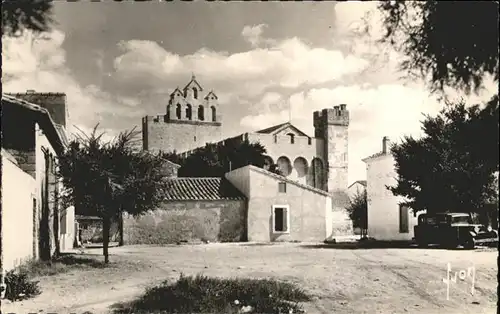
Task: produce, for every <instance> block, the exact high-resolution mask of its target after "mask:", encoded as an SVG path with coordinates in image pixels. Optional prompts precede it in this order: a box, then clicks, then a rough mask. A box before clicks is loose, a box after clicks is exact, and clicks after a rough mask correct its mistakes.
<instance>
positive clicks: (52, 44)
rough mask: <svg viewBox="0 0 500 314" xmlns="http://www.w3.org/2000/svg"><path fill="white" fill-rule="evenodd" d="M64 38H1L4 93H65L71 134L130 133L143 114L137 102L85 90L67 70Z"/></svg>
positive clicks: (54, 35)
mask: <svg viewBox="0 0 500 314" xmlns="http://www.w3.org/2000/svg"><path fill="white" fill-rule="evenodd" d="M64 39H65V34H64V33H63V32H61V31H58V30H54V31H53V32H51V33H48V34H44V35H43V37H40V36H33V35H32V34H30V33H26V34H25V35H24V36H23V37H21V38H2V40H3V46H2V64H3V76H4V77H3V80H2V81H3V82H2V83H3V86H2V87H3V91H4V92H24V91H26V90H27V89H34V90H36V91H37V92H63V93H66V95H67V105H68V111H69V124H68V125H67V129H68V132H69V133H70V134H73V133H75V132H78V131H77V130H76V129H75V128H74V127H73V125H74V124H75V125H77V126H78V128H80V129H82V130H86V131H89V130H91V129H92V128H93V127H94V126H95V124H96V123H98V122H100V123H101V124H102V122H105V123H104V124H105V125H108V126H109V125H112V126H114V127H113V128H110V129H108V130H107V133H108V134H109V137H108V139H109V138H111V137H112V136H114V135H116V133H117V132H119V131H121V130H122V129H121V128H124V129H129V128H131V127H132V126H133V125H131V123H133V121H140V120H139V119H140V117H141V116H142V115H144V112H143V111H142V109H141V108H140V107H138V106H137V105H138V104H139V100H138V99H134V98H130V97H120V96H116V95H111V94H109V93H106V92H104V91H102V90H101V89H100V88H99V87H98V86H96V85H88V86H82V85H80V84H79V83H78V82H77V80H76V79H75V78H74V77H73V75H72V74H71V73H70V71H69V70H68V69H67V67H66V53H65V51H64V49H63V48H62V44H63V42H64Z"/></svg>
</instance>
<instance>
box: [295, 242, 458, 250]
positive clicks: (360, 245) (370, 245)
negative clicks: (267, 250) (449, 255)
mask: <svg viewBox="0 0 500 314" xmlns="http://www.w3.org/2000/svg"><path fill="white" fill-rule="evenodd" d="M300 247H302V248H306V249H337V250H373V249H422V250H429V249H431V250H448V251H449V250H468V249H464V248H461V247H457V248H444V247H440V246H434V245H432V246H428V247H425V248H424V247H419V246H418V245H416V244H413V243H411V242H401V241H394V242H389V241H387V242H382V241H374V242H371V241H370V242H341V243H322V244H304V245H301V246H300Z"/></svg>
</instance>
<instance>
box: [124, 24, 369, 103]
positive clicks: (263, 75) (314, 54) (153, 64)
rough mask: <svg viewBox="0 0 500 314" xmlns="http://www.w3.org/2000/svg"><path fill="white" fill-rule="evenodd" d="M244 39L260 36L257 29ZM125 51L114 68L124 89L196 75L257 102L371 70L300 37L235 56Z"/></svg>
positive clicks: (127, 45) (139, 46)
mask: <svg viewBox="0 0 500 314" xmlns="http://www.w3.org/2000/svg"><path fill="white" fill-rule="evenodd" d="M262 27H263V26H259V27H257V30H259V29H261V28H262ZM244 33H245V34H247V36H250V35H249V34H254V35H255V36H257V37H259V36H260V33H259V31H255V28H252V29H251V30H250V29H247V30H246V31H244ZM255 36H254V38H255ZM120 49H121V51H122V54H121V55H120V56H118V57H117V58H116V60H115V62H114V67H115V76H116V78H117V79H118V80H120V81H121V82H122V83H124V84H126V83H127V81H129V82H132V81H133V80H136V79H137V77H138V76H140V77H141V78H142V79H144V80H147V79H148V78H149V81H150V82H151V84H152V86H155V85H159V84H164V81H165V80H171V79H172V78H181V77H186V76H187V75H189V74H191V72H193V71H194V72H196V75H197V77H200V79H202V80H203V81H207V82H210V83H211V84H213V85H216V86H220V87H221V88H222V89H224V88H226V89H227V90H223V92H224V91H231V92H236V93H246V94H249V95H252V96H255V95H259V94H260V93H262V92H263V91H264V90H265V89H266V88H268V87H270V86H279V87H284V88H296V87H298V86H300V85H302V84H306V83H307V84H321V83H324V82H330V81H337V80H340V79H341V78H343V77H345V76H349V75H353V74H356V73H359V72H360V71H362V70H363V69H364V68H365V67H366V66H367V65H368V64H367V61H366V60H363V59H362V58H357V57H355V56H351V55H345V54H343V53H342V52H341V51H338V50H330V49H325V48H316V47H311V46H309V45H307V44H306V43H304V42H303V41H302V40H301V39H299V38H296V37H293V38H288V39H285V40H282V41H277V42H275V43H273V44H272V45H271V46H270V47H268V48H255V49H253V50H249V51H245V52H240V53H234V54H227V53H220V52H215V51H211V50H208V49H205V48H204V49H200V50H199V51H197V52H195V53H194V54H191V55H185V56H180V55H176V54H174V53H171V52H169V51H166V50H164V49H163V48H162V47H161V46H159V45H158V44H156V43H153V42H150V41H138V40H134V41H128V42H122V43H120Z"/></svg>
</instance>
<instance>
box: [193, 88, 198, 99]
mask: <svg viewBox="0 0 500 314" xmlns="http://www.w3.org/2000/svg"><path fill="white" fill-rule="evenodd" d="M193 97H194V99H198V90H197V89H196V87H193Z"/></svg>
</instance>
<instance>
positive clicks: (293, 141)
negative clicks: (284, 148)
mask: <svg viewBox="0 0 500 314" xmlns="http://www.w3.org/2000/svg"><path fill="white" fill-rule="evenodd" d="M287 135H288V136H289V137H290V143H291V144H293V143H295V134H293V133H288V134H287Z"/></svg>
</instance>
